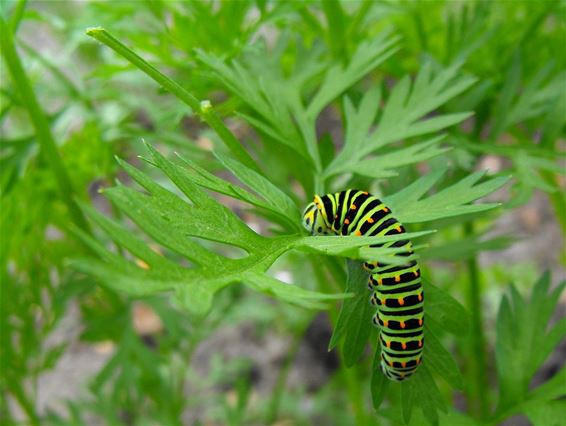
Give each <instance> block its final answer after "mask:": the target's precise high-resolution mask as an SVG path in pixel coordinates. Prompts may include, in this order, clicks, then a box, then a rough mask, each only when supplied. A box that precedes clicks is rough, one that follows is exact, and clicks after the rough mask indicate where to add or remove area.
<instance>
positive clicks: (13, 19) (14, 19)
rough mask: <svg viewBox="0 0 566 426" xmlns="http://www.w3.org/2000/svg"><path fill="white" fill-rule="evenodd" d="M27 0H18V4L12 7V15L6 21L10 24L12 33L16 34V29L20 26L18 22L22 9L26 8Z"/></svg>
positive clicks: (21, 16)
mask: <svg viewBox="0 0 566 426" xmlns="http://www.w3.org/2000/svg"><path fill="white" fill-rule="evenodd" d="M26 4H27V0H20V1H18V4H16V6H15V7H14V11H13V12H12V16H10V20H9V21H8V25H9V26H10V30H11V31H12V34H16V31H18V27H19V26H20V22H21V21H22V18H23V17H24V11H25V10H26Z"/></svg>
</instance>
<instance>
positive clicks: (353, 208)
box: [350, 204, 358, 210]
mask: <svg viewBox="0 0 566 426" xmlns="http://www.w3.org/2000/svg"><path fill="white" fill-rule="evenodd" d="M350 208H351V209H352V210H356V209H357V208H358V206H356V205H355V204H352V205H351V206H350Z"/></svg>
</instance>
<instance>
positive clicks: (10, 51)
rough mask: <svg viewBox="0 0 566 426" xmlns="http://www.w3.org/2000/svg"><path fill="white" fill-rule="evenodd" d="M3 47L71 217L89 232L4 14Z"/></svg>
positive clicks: (0, 42)
mask: <svg viewBox="0 0 566 426" xmlns="http://www.w3.org/2000/svg"><path fill="white" fill-rule="evenodd" d="M0 47H1V49H2V56H3V57H4V60H5V62H6V65H7V67H8V71H9V73H10V75H11V77H12V81H13V83H14V85H15V87H16V89H17V91H18V92H19V93H20V95H21V98H22V100H23V103H24V105H25V107H26V109H27V111H28V114H29V117H30V120H31V122H32V125H33V127H34V129H35V135H36V137H37V140H38V142H39V146H40V150H41V155H42V156H43V158H44V160H45V161H46V163H47V164H49V167H50V168H51V170H52V172H53V174H54V175H55V181H56V182H57V186H58V187H59V190H60V192H61V196H62V199H63V201H64V202H65V204H66V205H67V207H68V209H69V213H70V214H71V218H72V220H73V222H74V223H75V224H76V225H77V226H78V227H79V228H80V229H82V230H83V231H85V232H87V233H89V234H90V227H89V225H88V223H87V221H86V219H85V217H84V215H83V213H82V211H81V209H80V208H79V206H78V205H77V203H76V202H75V200H74V198H73V197H74V195H75V190H74V188H73V185H72V183H71V178H70V177H69V174H68V173H67V169H65V165H64V164H63V161H62V160H61V157H60V155H59V151H58V149H57V144H56V143H55V139H54V137H53V134H52V133H51V129H50V127H49V122H48V121H47V118H46V117H45V114H44V113H43V110H42V109H41V107H40V106H39V102H38V100H37V98H36V96H35V93H34V92H33V89H32V86H31V83H30V81H29V79H28V77H27V75H26V73H25V70H24V67H23V65H22V62H21V60H20V57H19V55H18V52H17V51H16V46H15V44H14V38H13V35H12V31H11V29H10V26H9V25H7V24H6V22H5V21H4V19H3V18H2V17H0Z"/></svg>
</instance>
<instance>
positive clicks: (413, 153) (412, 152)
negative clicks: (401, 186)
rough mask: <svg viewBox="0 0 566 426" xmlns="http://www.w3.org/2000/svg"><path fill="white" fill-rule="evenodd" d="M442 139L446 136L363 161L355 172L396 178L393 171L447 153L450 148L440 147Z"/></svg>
mask: <svg viewBox="0 0 566 426" xmlns="http://www.w3.org/2000/svg"><path fill="white" fill-rule="evenodd" d="M442 139H444V136H437V137H435V138H432V139H429V140H427V141H424V142H420V143H417V144H415V145H412V146H408V147H405V148H400V149H397V150H395V151H392V152H388V153H386V154H383V155H379V156H376V157H370V158H367V159H365V160H361V161H360V162H358V163H357V165H356V166H355V172H356V173H357V174H359V175H363V176H368V177H373V178H376V179H377V178H384V177H391V176H395V175H396V173H395V172H394V171H393V170H392V169H396V168H398V167H402V166H407V165H409V164H415V163H418V162H420V161H425V160H429V159H431V158H433V157H436V156H438V155H440V154H443V153H445V152H446V151H447V150H448V148H439V147H438V142H439V141H441V140H442Z"/></svg>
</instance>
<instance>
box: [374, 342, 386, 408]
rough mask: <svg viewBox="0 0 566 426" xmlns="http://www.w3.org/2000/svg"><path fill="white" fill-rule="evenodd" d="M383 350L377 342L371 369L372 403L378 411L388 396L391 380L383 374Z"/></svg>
mask: <svg viewBox="0 0 566 426" xmlns="http://www.w3.org/2000/svg"><path fill="white" fill-rule="evenodd" d="M380 354H381V349H380V347H379V339H378V342H377V348H376V350H375V355H374V357H373V364H372V368H371V384H370V389H371V401H372V404H373V409H374V410H375V411H378V409H379V407H380V406H381V403H382V402H383V400H384V399H385V396H386V395H387V390H388V389H389V379H388V378H387V377H385V375H384V374H383V373H382V372H381V367H380V363H381V355H380Z"/></svg>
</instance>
